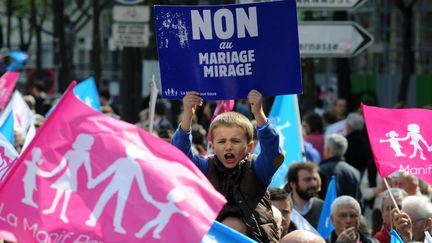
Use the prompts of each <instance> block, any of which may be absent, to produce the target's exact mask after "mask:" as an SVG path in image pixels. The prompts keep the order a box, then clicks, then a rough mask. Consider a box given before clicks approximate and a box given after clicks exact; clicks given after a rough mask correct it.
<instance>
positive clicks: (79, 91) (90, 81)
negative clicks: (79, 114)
mask: <svg viewBox="0 0 432 243" xmlns="http://www.w3.org/2000/svg"><path fill="white" fill-rule="evenodd" d="M74 94H75V95H76V96H77V97H78V98H79V99H80V100H81V101H82V102H84V103H86V104H87V105H88V106H90V107H92V108H93V109H95V110H97V111H101V110H102V108H101V105H100V102H99V93H98V92H97V88H96V82H95V80H94V78H93V77H88V78H87V79H84V80H83V81H81V82H80V83H79V84H77V85H76V86H75V88H74ZM62 98H63V96H62V97H60V99H58V100H57V101H56V102H55V103H54V105H53V106H52V107H51V109H50V110H49V111H48V112H47V113H46V114H45V118H48V116H49V115H50V114H51V112H52V111H53V110H54V108H55V107H56V106H57V104H58V102H59V101H60V100H61V99H62Z"/></svg>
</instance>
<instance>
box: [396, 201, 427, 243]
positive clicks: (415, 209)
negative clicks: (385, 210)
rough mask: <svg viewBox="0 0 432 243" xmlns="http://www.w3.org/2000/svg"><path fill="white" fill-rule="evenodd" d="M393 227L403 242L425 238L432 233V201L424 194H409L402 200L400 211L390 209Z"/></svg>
mask: <svg viewBox="0 0 432 243" xmlns="http://www.w3.org/2000/svg"><path fill="white" fill-rule="evenodd" d="M392 219H393V222H394V227H395V229H396V231H397V232H398V234H399V235H400V236H401V238H402V239H403V240H404V241H405V242H409V241H413V240H414V241H421V242H423V241H424V239H425V232H428V233H429V234H431V233H432V203H431V202H430V201H429V199H428V198H427V197H424V196H409V197H407V198H405V199H404V200H403V202H402V211H401V212H398V211H397V210H396V209H393V211H392Z"/></svg>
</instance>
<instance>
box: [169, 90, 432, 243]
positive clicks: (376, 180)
mask: <svg viewBox="0 0 432 243" xmlns="http://www.w3.org/2000/svg"><path fill="white" fill-rule="evenodd" d="M255 92H256V91H252V92H251V94H250V95H249V96H248V99H247V102H248V103H249V105H251V114H252V118H255V121H254V120H252V122H248V121H249V119H248V117H251V116H250V114H245V115H241V114H240V112H228V113H223V114H221V115H219V116H217V117H216V119H215V120H213V121H212V122H211V123H210V125H209V126H208V128H207V127H205V124H208V123H203V124H201V122H200V121H206V122H208V120H211V116H210V114H212V113H211V112H208V110H211V109H212V108H213V109H214V104H213V103H212V102H207V103H206V104H203V100H202V99H201V98H200V97H199V96H198V94H197V93H194V92H192V93H189V94H188V95H186V96H185V98H184V99H183V105H184V110H183V114H182V116H181V118H180V125H179V127H178V128H177V130H176V131H175V132H174V137H173V138H172V143H173V144H174V145H175V146H177V147H179V148H180V149H181V150H182V151H183V152H184V153H185V154H186V155H188V156H189V157H190V158H191V160H192V161H193V162H194V163H195V164H196V165H197V166H198V167H199V168H200V169H201V171H202V172H203V173H204V174H205V175H206V176H207V177H208V178H209V179H210V182H212V184H213V185H214V186H215V188H216V189H217V190H218V191H219V192H221V193H222V194H223V195H224V196H225V197H226V198H227V200H228V203H227V205H226V206H225V207H224V209H223V210H222V211H221V213H220V214H219V216H218V220H219V221H221V222H222V223H224V224H226V225H228V226H230V227H232V228H233V229H236V230H238V231H239V232H241V233H243V234H245V235H247V236H249V237H251V238H252V239H254V240H256V241H258V242H297V241H299V242H390V233H389V232H390V229H395V230H396V231H397V232H398V233H399V235H400V236H401V237H402V238H403V240H404V241H405V242H416V241H419V242H423V240H424V239H425V232H429V233H430V232H431V230H432V203H431V195H432V194H431V188H430V186H429V185H427V184H426V183H424V182H422V181H420V180H419V179H417V178H416V177H414V176H413V175H410V174H409V173H408V172H405V171H400V172H397V173H394V174H392V175H391V176H389V177H388V178H386V180H387V181H388V183H389V184H390V187H391V190H389V191H388V190H387V189H386V187H385V186H384V183H383V179H381V178H380V176H379V174H378V173H377V168H376V165H375V163H374V160H373V155H372V152H371V149H370V145H369V141H368V136H367V134H366V132H365V123H364V120H363V116H362V115H361V113H359V112H354V113H350V114H348V115H347V114H346V102H345V101H344V100H342V99H338V100H336V101H335V106H334V107H333V109H329V110H326V111H324V112H323V113H322V114H321V115H319V114H318V113H308V114H305V115H304V116H303V117H302V118H303V119H302V125H303V129H304V139H305V142H306V144H307V145H305V149H306V155H308V154H309V155H310V154H313V155H314V156H308V157H309V158H308V161H307V162H298V163H293V164H291V165H290V167H289V171H288V173H287V175H286V185H285V187H284V188H283V189H277V188H267V187H268V185H269V183H270V180H271V177H272V175H273V174H274V173H275V171H276V170H277V168H278V166H279V165H280V163H281V161H282V160H283V159H282V157H283V155H284V153H283V151H282V150H280V145H279V146H276V144H278V141H279V139H278V138H277V137H278V134H277V130H276V129H275V127H274V124H271V123H270V122H269V121H268V120H267V117H266V116H265V114H264V112H263V110H262V103H261V102H262V96H261V95H260V94H259V92H256V93H255ZM251 97H253V98H251ZM257 97H259V98H257ZM243 103H244V102H243ZM257 105H258V107H259V108H258V107H257ZM199 109H204V110H207V112H206V113H207V114H208V115H207V116H205V117H201V118H200V117H197V114H199ZM243 112H244V110H243ZM253 123H254V124H255V132H254V133H253V131H251V127H250V126H251V125H250V124H253ZM205 131H209V137H208V140H207V139H206V135H205ZM329 131H330V132H329ZM270 135H271V136H270ZM195 136H198V137H199V139H197V140H195V139H194V137H195ZM257 140H258V141H259V143H260V145H261V146H260V147H261V151H260V153H259V154H258V155H257V156H254V155H252V151H253V147H254V143H256V141H257ZM269 141H272V142H269ZM207 142H208V145H207ZM207 146H208V147H209V149H207V150H205V149H203V148H206V147H207ZM278 147H279V148H278ZM332 176H335V178H336V181H335V183H336V192H337V196H338V197H337V198H336V199H335V200H334V201H333V203H332V206H331V221H332V223H333V225H334V230H333V231H332V233H331V235H330V237H329V238H327V239H323V238H321V237H320V236H319V235H317V234H316V231H314V230H312V231H308V230H305V227H304V224H305V222H304V221H306V222H307V224H309V226H310V227H311V228H313V229H316V228H317V226H318V223H319V218H320V214H321V211H322V208H323V204H324V200H325V196H326V191H327V187H328V185H329V182H330V180H331V177H332ZM390 192H391V194H392V195H393V197H394V198H395V200H396V203H397V204H395V202H393V201H392V200H391V197H390ZM269 203H270V204H271V206H270V204H269ZM269 213H272V216H273V217H270V218H269V217H268V216H269ZM299 216H300V217H299ZM299 218H301V219H304V220H303V221H301V220H300V221H299ZM306 229H307V227H306ZM311 232H312V233H311ZM296 240H297V241H296Z"/></svg>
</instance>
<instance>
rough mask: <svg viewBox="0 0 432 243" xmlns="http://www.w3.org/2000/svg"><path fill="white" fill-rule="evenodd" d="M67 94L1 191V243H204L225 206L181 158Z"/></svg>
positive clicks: (148, 136)
mask: <svg viewBox="0 0 432 243" xmlns="http://www.w3.org/2000/svg"><path fill="white" fill-rule="evenodd" d="M73 86H74V85H71V87H69V89H68V91H66V93H65V95H64V97H63V98H62V100H61V101H60V102H59V104H58V105H57V108H56V109H55V110H54V111H53V113H52V114H51V115H50V116H49V118H48V119H47V120H46V122H45V123H44V124H43V126H42V127H41V128H40V130H39V131H38V133H37V134H36V136H35V138H34V139H33V140H32V142H31V143H30V145H29V147H28V148H27V149H26V150H25V152H24V153H23V154H22V156H21V157H20V158H19V160H18V162H17V165H16V166H15V167H14V169H13V171H12V172H11V173H10V174H9V175H8V177H7V178H6V181H5V183H4V184H3V186H2V188H1V190H0V191H1V193H0V229H1V231H0V237H3V238H4V239H7V240H12V241H18V242H102V241H105V242H200V241H201V239H202V237H203V236H204V235H205V234H206V232H207V231H208V230H209V228H210V226H211V224H212V223H213V221H214V219H215V218H216V216H217V214H218V212H219V210H220V209H221V208H222V206H223V205H224V203H225V202H226V201H225V198H224V197H223V196H221V195H220V194H219V193H218V192H217V191H216V190H215V189H214V188H213V187H212V185H211V184H210V183H209V181H208V180H207V179H206V177H205V176H204V175H203V174H202V173H201V172H200V171H199V169H198V168H197V167H196V166H195V165H194V164H193V163H192V162H191V161H190V160H189V159H188V158H187V157H186V155H184V154H183V153H182V152H181V151H180V150H178V149H177V148H175V147H174V146H172V145H171V144H169V143H166V142H165V141H162V140H160V139H158V138H156V137H155V136H153V135H151V134H149V133H147V132H145V131H144V130H141V129H139V128H137V127H135V126H134V125H131V124H128V123H125V122H122V121H119V120H117V119H114V118H111V117H109V116H106V115H104V114H101V113H99V112H97V111H95V110H94V109H92V108H90V107H89V106H87V105H86V104H84V103H82V102H81V101H79V100H78V99H77V98H76V97H75V95H74V94H73V92H72V88H73ZM12 236H14V237H12Z"/></svg>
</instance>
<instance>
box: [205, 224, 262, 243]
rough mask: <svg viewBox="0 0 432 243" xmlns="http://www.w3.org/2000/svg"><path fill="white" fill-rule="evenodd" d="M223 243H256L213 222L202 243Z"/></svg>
mask: <svg viewBox="0 0 432 243" xmlns="http://www.w3.org/2000/svg"><path fill="white" fill-rule="evenodd" d="M218 242H220V243H225V242H233V243H236V242H238V243H240V242H246V243H248V242H251V243H252V242H256V241H254V240H252V239H251V238H249V237H247V236H245V235H243V234H241V233H239V232H238V231H236V230H233V229H231V228H230V227H228V226H225V225H223V224H221V223H219V222H217V221H215V222H214V223H213V225H212V227H211V228H210V230H209V232H208V233H207V234H206V235H205V236H204V238H203V240H202V243H218Z"/></svg>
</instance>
